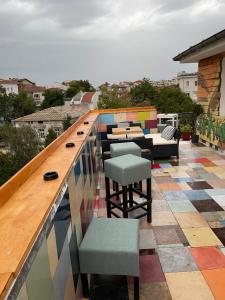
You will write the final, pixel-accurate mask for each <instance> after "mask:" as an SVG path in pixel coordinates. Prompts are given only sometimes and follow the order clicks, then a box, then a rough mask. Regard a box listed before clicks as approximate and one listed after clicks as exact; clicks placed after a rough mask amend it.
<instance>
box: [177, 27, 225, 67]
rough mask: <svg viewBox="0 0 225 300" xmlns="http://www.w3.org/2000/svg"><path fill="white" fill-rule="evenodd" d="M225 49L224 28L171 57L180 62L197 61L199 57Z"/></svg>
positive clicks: (208, 55)
mask: <svg viewBox="0 0 225 300" xmlns="http://www.w3.org/2000/svg"><path fill="white" fill-rule="evenodd" d="M224 51H225V29H224V30H222V31H220V32H218V33H216V34H214V35H212V36H210V37H209V38H206V39H204V40H203V41H201V42H199V43H197V44H196V45H194V46H191V47H190V48H188V49H187V50H185V51H183V52H181V53H179V54H178V55H177V56H175V57H174V58H173V60H174V61H180V62H182V63H190V62H198V61H199V60H201V59H204V58H207V57H210V56H213V55H216V54H219V53H222V52H224Z"/></svg>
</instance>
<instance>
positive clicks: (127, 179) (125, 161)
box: [105, 154, 152, 223]
mask: <svg viewBox="0 0 225 300" xmlns="http://www.w3.org/2000/svg"><path fill="white" fill-rule="evenodd" d="M110 179H111V180H113V181H114V182H116V183H118V184H120V185H121V186H122V189H121V190H119V191H116V192H114V193H112V194H110ZM144 179H146V183H147V184H146V187H147V193H146V194H144V193H143V192H142V191H140V190H137V189H136V188H135V187H134V186H133V184H135V183H136V182H140V181H142V180H144ZM105 189H106V204H107V216H108V217H109V218H110V217H111V214H113V215H114V216H116V217H120V216H119V215H118V213H116V212H115V211H114V209H115V208H117V209H119V210H120V211H122V213H123V217H124V218H128V216H129V213H130V212H132V211H134V210H136V209H139V208H141V209H142V210H143V211H144V212H143V213H142V214H140V215H138V216H136V218H141V217H143V216H146V215H147V221H148V222H149V223H150V222H151V220H152V214H151V203H152V198H151V164H150V163H149V160H147V159H145V158H142V157H138V156H136V155H132V154H126V155H122V156H118V157H113V158H110V159H107V160H105ZM127 193H129V199H128V198H127ZM133 193H136V194H138V195H140V196H141V197H143V198H145V199H146V201H144V202H141V203H137V202H136V201H134V199H133ZM120 194H122V195H123V199H122V203H116V202H115V201H112V199H111V198H113V197H115V196H118V195H120ZM128 203H129V208H128Z"/></svg>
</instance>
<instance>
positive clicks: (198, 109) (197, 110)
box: [191, 103, 203, 144]
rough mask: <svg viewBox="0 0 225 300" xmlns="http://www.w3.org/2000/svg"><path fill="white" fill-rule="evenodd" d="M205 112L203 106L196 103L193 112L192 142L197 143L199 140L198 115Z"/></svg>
mask: <svg viewBox="0 0 225 300" xmlns="http://www.w3.org/2000/svg"><path fill="white" fill-rule="evenodd" d="M202 113H203V108H202V105H201V104H197V103H194V105H193V112H192V120H191V121H192V134H191V142H192V143H193V144H197V143H198V140H199V135H198V134H197V127H198V123H197V122H198V117H199V115H201V114H202Z"/></svg>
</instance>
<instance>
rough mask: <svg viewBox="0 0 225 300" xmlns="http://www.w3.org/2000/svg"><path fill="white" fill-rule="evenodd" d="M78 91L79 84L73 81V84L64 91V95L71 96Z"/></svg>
mask: <svg viewBox="0 0 225 300" xmlns="http://www.w3.org/2000/svg"><path fill="white" fill-rule="evenodd" d="M79 91H80V86H79V84H78V83H76V82H75V83H74V84H73V85H70V87H69V88H68V90H67V91H66V97H68V98H72V97H73V96H75V95H76V94H77V93H79Z"/></svg>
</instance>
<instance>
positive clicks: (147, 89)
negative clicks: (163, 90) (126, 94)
mask: <svg viewBox="0 0 225 300" xmlns="http://www.w3.org/2000/svg"><path fill="white" fill-rule="evenodd" d="M130 96H131V103H132V105H134V106H146V105H151V104H152V101H153V100H155V99H157V97H158V92H157V90H156V89H155V88H154V87H153V86H152V84H151V82H150V80H149V79H147V78H144V79H143V81H142V83H141V84H139V85H137V86H135V87H133V88H132V89H131V91H130Z"/></svg>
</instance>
